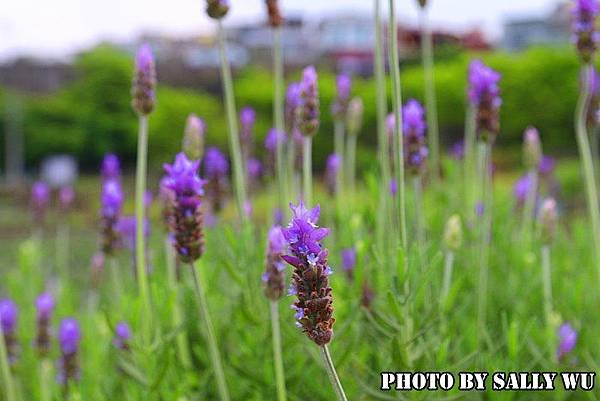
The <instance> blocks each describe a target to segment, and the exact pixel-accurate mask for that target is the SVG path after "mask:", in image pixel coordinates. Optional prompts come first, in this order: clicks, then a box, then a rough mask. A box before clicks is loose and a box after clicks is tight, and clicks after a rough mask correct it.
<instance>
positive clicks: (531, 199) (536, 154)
mask: <svg viewBox="0 0 600 401" xmlns="http://www.w3.org/2000/svg"><path fill="white" fill-rule="evenodd" d="M523 159H524V163H525V166H526V167H527V176H528V177H529V179H528V180H529V183H530V185H529V188H528V189H529V191H528V192H527V196H526V201H525V207H524V208H523V226H522V227H523V234H524V238H525V243H526V244H528V245H529V243H530V241H531V232H532V229H533V227H532V220H533V215H534V209H535V202H536V198H537V194H538V181H539V179H538V166H539V164H540V161H541V159H542V142H541V141H540V134H539V132H538V130H537V129H535V128H534V127H528V128H527V129H526V130H525V133H524V134H523Z"/></svg>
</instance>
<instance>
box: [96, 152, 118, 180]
mask: <svg viewBox="0 0 600 401" xmlns="http://www.w3.org/2000/svg"><path fill="white" fill-rule="evenodd" d="M100 174H101V175H102V180H104V181H107V180H118V179H120V178H121V162H120V161H119V158H118V157H117V155H115V154H112V153H107V154H105V155H104V159H102V166H101V167H100Z"/></svg>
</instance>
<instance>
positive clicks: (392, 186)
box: [390, 177, 398, 196]
mask: <svg viewBox="0 0 600 401" xmlns="http://www.w3.org/2000/svg"><path fill="white" fill-rule="evenodd" d="M390 194H391V195H392V196H396V194H398V181H396V179H395V178H393V177H392V178H391V179H390Z"/></svg>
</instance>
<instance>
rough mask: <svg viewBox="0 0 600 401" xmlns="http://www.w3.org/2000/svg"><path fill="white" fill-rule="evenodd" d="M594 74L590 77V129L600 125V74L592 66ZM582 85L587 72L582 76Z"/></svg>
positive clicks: (588, 116)
mask: <svg viewBox="0 0 600 401" xmlns="http://www.w3.org/2000/svg"><path fill="white" fill-rule="evenodd" d="M591 68H592V73H591V75H590V82H589V92H590V104H589V107H588V109H587V116H586V120H587V124H588V125H589V126H590V127H596V126H598V125H599V124H600V74H598V70H596V67H595V66H594V65H593V64H592V65H591ZM581 82H582V84H583V83H584V82H585V71H583V73H582V76H581Z"/></svg>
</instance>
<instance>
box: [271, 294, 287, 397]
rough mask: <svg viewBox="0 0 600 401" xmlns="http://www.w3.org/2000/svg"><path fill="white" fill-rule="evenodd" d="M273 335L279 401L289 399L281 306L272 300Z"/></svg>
mask: <svg viewBox="0 0 600 401" xmlns="http://www.w3.org/2000/svg"><path fill="white" fill-rule="evenodd" d="M270 304H271V333H272V336H273V357H274V360H275V361H274V364H275V383H276V385H277V401H285V400H286V399H287V395H286V390H285V374H284V371H283V357H282V352H281V328H280V325H279V304H278V302H277V301H274V300H271V301H270Z"/></svg>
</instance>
